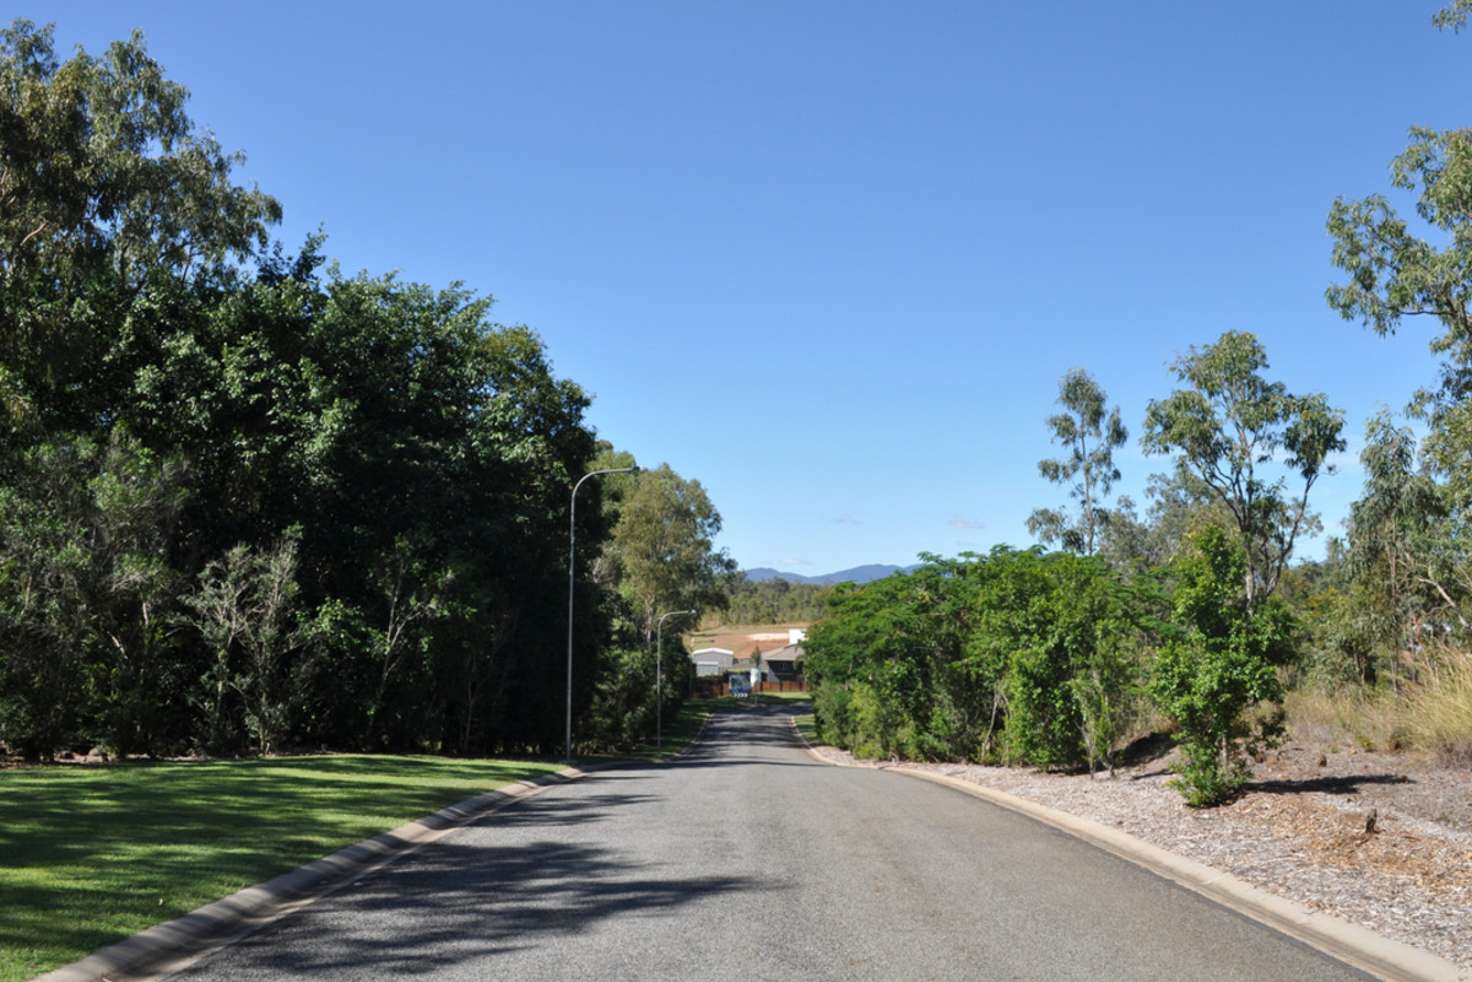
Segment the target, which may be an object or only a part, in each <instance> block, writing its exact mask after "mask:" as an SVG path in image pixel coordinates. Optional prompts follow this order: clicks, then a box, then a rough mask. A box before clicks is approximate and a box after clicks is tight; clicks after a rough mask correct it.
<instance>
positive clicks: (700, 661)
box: [690, 648, 735, 677]
mask: <svg viewBox="0 0 1472 982" xmlns="http://www.w3.org/2000/svg"><path fill="white" fill-rule="evenodd" d="M690 660H691V661H692V662H694V663H695V675H696V676H697V677H699V676H703V675H722V674H724V673H725V672H726V671H727V670H728V669H730V667H731V662H733V661H734V660H735V652H733V651H731V650H730V649H729V648H701V649H700V650H699V651H692V652H690Z"/></svg>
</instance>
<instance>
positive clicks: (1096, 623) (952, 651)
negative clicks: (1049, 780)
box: [805, 547, 1140, 767]
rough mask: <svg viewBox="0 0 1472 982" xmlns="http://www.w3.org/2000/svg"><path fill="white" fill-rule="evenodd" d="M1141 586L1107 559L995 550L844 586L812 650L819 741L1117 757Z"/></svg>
mask: <svg viewBox="0 0 1472 982" xmlns="http://www.w3.org/2000/svg"><path fill="white" fill-rule="evenodd" d="M1131 597H1132V594H1131V591H1130V590H1129V589H1128V587H1127V586H1126V585H1125V584H1124V583H1122V582H1121V581H1120V579H1119V578H1118V576H1117V575H1116V574H1115V573H1114V572H1113V571H1112V570H1111V569H1110V567H1109V566H1108V565H1107V564H1106V563H1104V562H1103V561H1102V560H1098V559H1093V558H1087V557H1081V556H1073V555H1067V554H1063V553H1054V554H1044V553H1042V552H1041V551H1039V550H1026V551H1018V550H1013V549H1007V548H1005V547H999V548H997V549H994V550H993V551H992V552H991V553H990V554H989V555H987V556H974V555H968V556H963V557H961V558H960V559H956V560H941V559H937V558H934V557H931V558H930V559H929V560H928V561H927V563H926V564H925V565H924V566H922V567H921V568H920V569H918V570H916V571H915V572H914V573H912V574H909V575H897V576H893V577H889V578H887V579H885V580H881V581H878V582H876V583H870V584H867V585H864V586H860V587H853V586H846V587H840V588H839V589H837V590H836V591H835V592H834V594H833V596H832V598H831V599H830V608H831V609H830V613H829V615H828V616H827V617H825V618H824V619H823V620H821V621H819V622H818V623H817V624H816V625H814V627H813V629H812V630H811V631H810V632H809V634H808V639H807V641H806V642H805V648H806V649H807V653H808V661H807V673H808V678H809V681H810V682H811V683H812V684H813V686H814V688H815V690H816V695H815V697H814V714H815V716H816V718H817V722H818V727H819V732H820V734H821V736H822V738H823V739H824V740H826V741H828V742H830V743H834V744H836V745H838V746H843V747H847V748H848V749H850V750H852V751H853V752H854V753H855V754H857V755H859V756H867V757H888V756H903V757H910V758H917V759H925V760H936V759H949V760H956V759H961V760H978V759H990V758H992V757H994V756H997V755H998V754H999V753H1000V754H1001V755H1003V756H1005V757H1007V758H1009V759H1013V760H1019V761H1025V762H1027V763H1029V764H1033V765H1035V766H1038V767H1069V766H1077V765H1081V764H1084V763H1085V762H1089V763H1094V762H1105V763H1107V762H1108V761H1109V760H1110V752H1111V750H1112V748H1113V746H1114V744H1115V741H1117V740H1118V739H1119V738H1120V737H1121V736H1122V735H1123V734H1124V732H1125V729H1126V728H1127V725H1128V721H1129V718H1130V713H1131V711H1132V708H1133V705H1134V700H1133V693H1134V690H1135V688H1136V686H1135V678H1136V676H1137V674H1138V673H1137V670H1136V667H1135V666H1136V658H1137V652H1138V650H1139V649H1138V644H1137V640H1138V638H1139V633H1140V632H1139V630H1138V629H1137V628H1136V627H1135V616H1134V614H1133V603H1132V599H1131Z"/></svg>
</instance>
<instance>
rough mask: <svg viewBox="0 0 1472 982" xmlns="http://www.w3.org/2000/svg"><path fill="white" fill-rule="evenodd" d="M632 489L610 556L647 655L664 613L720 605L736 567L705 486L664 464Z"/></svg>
mask: <svg viewBox="0 0 1472 982" xmlns="http://www.w3.org/2000/svg"><path fill="white" fill-rule="evenodd" d="M625 484H626V485H628V490H627V491H626V492H625V496H624V498H623V501H622V502H621V505H620V511H619V515H618V523H617V524H616V525H615V526H614V529H613V536H612V539H611V541H610V543H609V553H610V555H611V557H612V560H613V562H614V563H615V564H616V566H617V580H618V585H619V590H620V592H621V593H623V595H624V596H625V597H626V598H627V599H628V601H629V603H630V604H631V605H632V606H633V609H634V614H635V617H636V618H637V620H638V626H639V630H640V631H641V633H642V634H643V635H644V643H645V646H646V647H647V646H648V644H649V642H650V641H651V640H652V639H653V637H654V627H655V620H654V619H655V617H656V616H657V614H658V612H659V610H662V609H667V608H693V609H696V610H700V609H702V608H708V607H713V606H718V605H720V604H721V603H722V602H723V601H724V593H723V591H722V589H721V586H722V576H723V574H725V573H728V572H730V571H731V570H733V569H734V568H735V563H734V562H733V561H732V560H731V558H730V557H729V556H727V555H726V553H725V551H724V550H717V549H716V547H715V537H716V535H718V534H719V533H720V531H721V513H720V512H719V511H717V510H716V507H715V505H714V504H712V503H711V500H710V496H709V495H708V494H706V491H705V488H704V487H703V486H702V485H701V483H700V482H699V481H696V480H687V479H685V478H683V477H681V476H680V475H679V474H676V473H675V472H674V470H673V469H671V468H670V466H669V465H668V464H661V465H660V466H659V467H657V468H654V469H653V470H646V471H641V472H640V473H638V474H637V475H631V476H630V477H629V478H626V479H625Z"/></svg>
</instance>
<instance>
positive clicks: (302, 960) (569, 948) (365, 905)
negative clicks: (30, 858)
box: [177, 707, 1364, 982]
mask: <svg viewBox="0 0 1472 982" xmlns="http://www.w3.org/2000/svg"><path fill="white" fill-rule="evenodd" d="M787 714H788V710H786V709H785V708H776V707H756V708H753V709H750V710H746V711H743V712H737V713H732V714H728V715H723V716H718V717H716V718H715V719H713V720H712V721H711V723H710V725H709V726H708V727H707V728H706V731H705V735H704V737H703V739H702V740H701V742H700V744H699V745H698V746H697V747H695V748H694V749H693V750H692V752H690V753H689V754H687V755H686V756H685V757H682V758H680V759H679V760H676V761H674V762H672V763H668V764H662V765H635V766H629V767H626V768H622V769H615V770H605V771H598V772H595V773H592V774H590V775H588V776H587V777H586V778H584V779H582V780H579V781H574V782H570V783H568V784H564V785H559V786H556V787H553V788H551V789H549V790H547V791H545V792H543V793H541V794H539V795H537V796H535V797H532V798H528V799H526V800H524V801H521V802H518V803H517V804H514V805H512V806H510V807H509V808H506V809H504V810H502V811H500V812H498V813H496V814H494V815H491V816H488V817H487V818H485V819H482V820H481V821H479V822H475V823H473V824H471V825H468V826H466V827H464V828H461V829H458V830H456V831H454V832H452V833H450V834H449V835H447V836H445V837H444V838H442V839H440V840H439V841H437V842H435V843H433V844H431V845H428V846H426V847H424V848H423V849H420V850H419V851H417V852H414V853H412V854H410V855H408V856H405V857H403V858H401V859H399V860H398V861H396V862H394V863H392V864H390V865H389V866H387V867H384V868H383V869H381V870H379V871H377V872H376V873H373V874H372V875H370V876H368V877H366V878H364V879H361V880H359V881H357V882H356V883H354V884H353V885H351V886H349V887H346V888H344V889H343V890H341V891H339V892H337V893H335V894H332V895H331V896H328V897H325V898H323V899H321V900H319V901H317V902H316V903H314V904H312V905H310V906H308V907H307V908H305V909H303V910H301V911H299V912H298V913H296V914H293V915H291V916H289V917H287V918H284V919H283V920H281V921H278V922H276V923H275V924H273V925H271V926H269V927H267V928H265V929H264V930H262V931H260V932H259V933H257V934H255V935H252V936H251V937H248V938H246V939H244V940H242V941H239V942H237V943H236V944H234V945H232V946H230V947H228V948H224V949H221V950H220V951H218V952H216V953H214V954H213V955H211V956H209V957H208V958H206V959H205V960H203V961H201V962H198V963H196V964H195V965H194V966H192V967H191V968H190V969H188V970H187V971H185V972H184V973H182V974H181V975H180V976H177V977H181V978H185V977H187V978H231V979H285V978H301V977H308V978H314V979H317V978H320V979H367V978H384V977H401V976H416V977H433V978H444V979H494V978H504V979H517V980H542V979H545V980H564V979H600V980H602V979H733V980H735V979H739V980H752V979H835V980H837V979H843V980H849V979H883V980H892V979H1090V980H1093V979H1106V980H1113V979H1160V980H1171V982H1177V980H1187V979H1213V980H1215V979H1243V980H1254V982H1262V980H1270V979H1286V980H1293V982H1310V980H1318V979H1344V978H1363V977H1364V976H1362V975H1360V974H1359V973H1357V972H1355V971H1353V970H1351V969H1349V968H1348V967H1346V966H1344V965H1342V964H1340V963H1338V962H1336V961H1333V960H1332V959H1330V958H1328V957H1326V956H1324V955H1321V954H1319V953H1318V952H1316V951H1314V950H1312V949H1310V948H1308V947H1306V946H1304V945H1302V944H1299V943H1298V942H1296V941H1293V940H1291V939H1289V938H1286V937H1284V936H1282V935H1279V934H1277V933H1275V932H1273V931H1271V930H1269V929H1267V928H1265V927H1262V926H1260V925H1258V924H1256V923H1254V922H1252V921H1249V920H1247V919H1245V918H1243V917H1241V916H1239V915H1237V914H1235V913H1233V912H1231V911H1229V910H1227V909H1225V908H1223V907H1220V906H1218V905H1216V904H1214V903H1212V902H1210V901H1208V900H1206V899H1204V898H1202V897H1199V896H1197V895H1196V894H1193V893H1191V892H1189V891H1187V890H1185V889H1183V888H1180V887H1177V886H1175V885H1174V884H1172V883H1169V882H1168V881H1165V880H1162V879H1160V878H1158V877H1156V876H1154V875H1152V874H1150V873H1147V872H1145V871H1143V870H1141V869H1139V868H1137V867H1135V866H1132V865H1130V864H1129V863H1127V862H1125V861H1123V860H1121V859H1118V858H1116V857H1114V856H1112V855H1109V854H1107V853H1104V852H1101V851H1099V850H1097V849H1094V848H1093V847H1091V846H1088V845H1086V844H1084V843H1082V842H1079V841H1077V840H1075V839H1073V838H1071V837H1069V836H1067V835H1065V834H1063V833H1061V832H1057V831H1054V830H1052V829H1050V828H1048V827H1046V826H1043V825H1040V824H1038V823H1036V822H1034V821H1032V820H1030V819H1027V818H1024V817H1022V816H1019V815H1016V814H1013V813H1011V812H1008V811H1006V810H1004V809H1001V808H997V807H995V806H993V805H990V804H988V803H986V802H983V801H979V800H977V799H974V798H971V797H969V796H966V795H963V794H960V793H958V792H955V791H952V790H949V789H947V788H944V787H939V786H936V785H931V784H928V783H924V782H921V781H916V780H914V779H912V778H906V777H902V776H900V775H897V774H889V773H885V772H883V771H879V770H860V769H849V768H837V767H828V766H825V765H823V764H819V763H817V762H815V761H813V760H812V759H811V758H810V757H808V756H807V754H806V753H805V752H804V751H803V750H802V749H801V748H800V746H799V745H798V743H797V741H796V738H795V736H794V735H793V734H792V732H791V727H790V724H789V722H788V716H787Z"/></svg>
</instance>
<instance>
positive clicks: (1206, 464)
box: [1142, 331, 1345, 608]
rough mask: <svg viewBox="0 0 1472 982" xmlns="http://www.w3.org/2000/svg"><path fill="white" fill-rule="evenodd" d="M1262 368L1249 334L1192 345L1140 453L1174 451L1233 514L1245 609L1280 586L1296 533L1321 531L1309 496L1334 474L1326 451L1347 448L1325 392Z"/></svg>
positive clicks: (1151, 417) (1150, 414)
mask: <svg viewBox="0 0 1472 982" xmlns="http://www.w3.org/2000/svg"><path fill="white" fill-rule="evenodd" d="M1267 367H1268V358H1267V353H1266V352H1265V351H1264V350H1263V347H1262V345H1261V344H1260V343H1259V342H1258V340H1257V338H1256V337H1254V336H1253V335H1252V334H1249V333H1247V332H1245V331H1228V332H1226V333H1225V334H1223V335H1222V336H1221V337H1220V338H1218V339H1217V341H1216V343H1215V344H1210V345H1207V346H1206V347H1204V348H1194V347H1193V348H1192V349H1191V350H1190V351H1189V352H1188V353H1187V354H1186V355H1185V356H1184V357H1182V358H1180V359H1179V360H1177V361H1176V363H1175V365H1174V371H1175V374H1176V377H1177V378H1178V379H1179V380H1180V381H1181V382H1183V383H1185V385H1184V387H1183V388H1180V389H1177V390H1176V391H1175V392H1173V393H1171V394H1170V395H1169V396H1168V397H1166V398H1165V399H1161V400H1153V401H1151V403H1150V405H1149V408H1148V410H1147V412H1146V417H1145V435H1144V439H1143V441H1142V442H1143V443H1144V447H1145V452H1146V453H1154V454H1169V455H1172V456H1173V457H1174V458H1175V461H1176V466H1177V468H1178V470H1179V471H1180V472H1181V473H1182V474H1183V475H1184V476H1186V477H1188V478H1190V479H1192V480H1194V481H1197V482H1199V483H1200V485H1201V486H1204V487H1205V488H1206V489H1207V490H1208V491H1209V493H1210V495H1211V496H1212V497H1213V498H1215V499H1216V500H1217V501H1219V502H1220V503H1221V504H1222V505H1223V506H1224V507H1225V508H1226V510H1227V511H1228V512H1229V513H1230V515H1231V518H1232V522H1233V524H1234V525H1235V527H1236V532H1237V536H1238V539H1239V542H1240V544H1241V546H1242V549H1243V551H1244V553H1245V555H1246V562H1245V564H1244V566H1243V573H1242V575H1243V589H1244V593H1245V599H1246V603H1247V605H1248V607H1249V608H1251V607H1253V606H1254V605H1256V604H1257V603H1258V602H1259V601H1260V600H1261V599H1263V598H1265V597H1267V596H1269V595H1270V594H1271V593H1272V592H1273V590H1274V589H1275V588H1276V587H1277V585H1278V579H1279V577H1280V576H1281V575H1282V573H1283V569H1284V567H1285V566H1286V565H1287V563H1288V560H1289V558H1290V557H1291V556H1292V555H1293V547H1294V545H1295V544H1296V542H1297V541H1298V538H1299V536H1300V535H1303V534H1304V533H1305V532H1311V531H1314V530H1316V529H1318V528H1319V521H1318V518H1317V516H1316V515H1314V514H1313V513H1312V512H1311V511H1309V508H1308V497H1309V492H1310V491H1311V490H1312V488H1313V486H1314V483H1315V482H1316V481H1317V480H1318V479H1319V477H1320V476H1322V475H1323V474H1326V473H1333V467H1332V465H1330V464H1329V463H1328V457H1329V455H1330V454H1331V453H1334V452H1336V451H1342V450H1343V449H1344V446H1345V443H1344V439H1343V438H1342V437H1341V435H1340V433H1341V431H1342V430H1343V428H1344V416H1343V413H1341V412H1340V411H1339V410H1337V409H1335V408H1333V407H1331V406H1330V405H1329V402H1328V399H1327V398H1326V397H1325V396H1324V395H1322V394H1318V393H1315V394H1312V395H1302V396H1300V395H1294V394H1292V393H1290V392H1289V391H1288V390H1287V388H1286V387H1285V386H1284V385H1283V384H1282V383H1281V382H1269V381H1268V380H1267V379H1266V378H1264V377H1263V374H1262V372H1263V370H1264V369H1266V368H1267ZM1290 478H1292V480H1293V481H1294V486H1292V487H1290V483H1289V482H1290Z"/></svg>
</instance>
